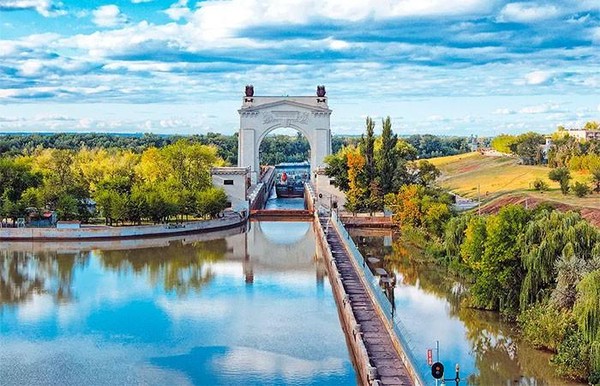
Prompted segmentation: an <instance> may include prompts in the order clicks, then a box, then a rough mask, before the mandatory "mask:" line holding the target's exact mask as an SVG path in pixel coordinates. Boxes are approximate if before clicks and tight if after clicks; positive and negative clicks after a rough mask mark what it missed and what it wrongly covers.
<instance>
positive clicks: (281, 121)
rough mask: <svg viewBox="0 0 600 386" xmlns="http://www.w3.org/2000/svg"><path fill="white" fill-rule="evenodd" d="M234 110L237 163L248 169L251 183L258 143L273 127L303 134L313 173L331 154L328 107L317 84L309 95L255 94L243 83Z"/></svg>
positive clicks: (256, 172)
mask: <svg viewBox="0 0 600 386" xmlns="http://www.w3.org/2000/svg"><path fill="white" fill-rule="evenodd" d="M238 113H239V114H240V131H239V144H238V166H240V167H249V168H250V170H251V178H252V183H253V184H254V183H256V182H257V180H258V175H259V171H260V164H259V162H260V159H259V158H260V157H259V156H260V155H259V148H260V144H261V142H262V140H263V139H264V138H265V136H266V135H267V134H269V133H270V132H271V131H273V130H275V129H279V128H292V129H295V130H297V131H299V132H300V133H302V134H303V135H304V136H305V137H306V139H307V140H308V143H309V144H310V165H311V172H313V173H314V172H316V171H317V170H318V169H319V168H321V167H323V166H324V164H325V162H324V159H325V157H326V156H327V155H329V154H331V128H330V122H329V120H330V117H331V110H330V109H329V107H328V106H327V97H326V96H325V86H317V92H316V95H311V96H255V95H254V87H253V86H246V92H245V95H244V98H243V100H242V108H241V109H239V110H238Z"/></svg>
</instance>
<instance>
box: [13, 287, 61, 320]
mask: <svg viewBox="0 0 600 386" xmlns="http://www.w3.org/2000/svg"><path fill="white" fill-rule="evenodd" d="M53 312H54V299H52V296H50V295H48V294H33V295H32V296H31V298H30V299H29V301H27V302H25V303H23V304H21V305H20V306H19V308H18V311H17V318H18V319H19V321H21V322H29V323H33V322H38V321H42V320H44V319H46V318H48V317H50V316H51V315H52V314H53Z"/></svg>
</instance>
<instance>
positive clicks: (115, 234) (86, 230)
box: [0, 214, 248, 241]
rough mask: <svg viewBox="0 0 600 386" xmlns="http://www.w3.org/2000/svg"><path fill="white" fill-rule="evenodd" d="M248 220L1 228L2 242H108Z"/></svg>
mask: <svg viewBox="0 0 600 386" xmlns="http://www.w3.org/2000/svg"><path fill="white" fill-rule="evenodd" d="M247 220H248V217H247V216H240V215H238V214H229V215H227V216H225V217H223V218H219V219H214V220H207V221H195V222H187V223H182V224H177V225H175V224H159V225H140V226H123V227H109V226H83V227H82V228H79V229H56V228H1V229H0V240H19V241H28V240H79V241H81V240H103V239H104V240H106V239H125V238H143V237H160V236H175V235H182V234H186V233H202V232H211V231H216V230H222V229H228V228H233V227H236V226H239V225H242V224H244V223H245V222H246V221H247Z"/></svg>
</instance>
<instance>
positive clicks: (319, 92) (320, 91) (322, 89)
mask: <svg viewBox="0 0 600 386" xmlns="http://www.w3.org/2000/svg"><path fill="white" fill-rule="evenodd" d="M326 93H327V92H326V91H325V86H324V85H320V86H317V96H318V97H319V98H324V97H325V94H326Z"/></svg>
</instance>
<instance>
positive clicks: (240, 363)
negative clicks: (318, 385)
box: [213, 347, 346, 382]
mask: <svg viewBox="0 0 600 386" xmlns="http://www.w3.org/2000/svg"><path fill="white" fill-rule="evenodd" d="M213 365H214V367H215V370H220V371H224V372H227V373H230V374H235V373H239V374H253V373H258V374H261V375H267V376H269V377H271V378H274V379H280V380H285V381H292V380H293V381H294V382H302V381H306V380H308V379H311V378H313V377H315V376H317V375H318V374H319V375H320V374H327V375H334V374H337V375H342V374H344V373H345V371H346V369H345V367H344V360H342V359H340V358H324V359H322V360H318V361H316V360H306V359H300V358H295V357H292V356H289V355H285V354H278V353H274V352H270V351H263V350H256V349H253V348H249V347H233V348H232V349H231V350H230V351H228V352H227V353H226V354H225V355H224V356H222V357H217V358H215V359H214V360H213Z"/></svg>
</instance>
